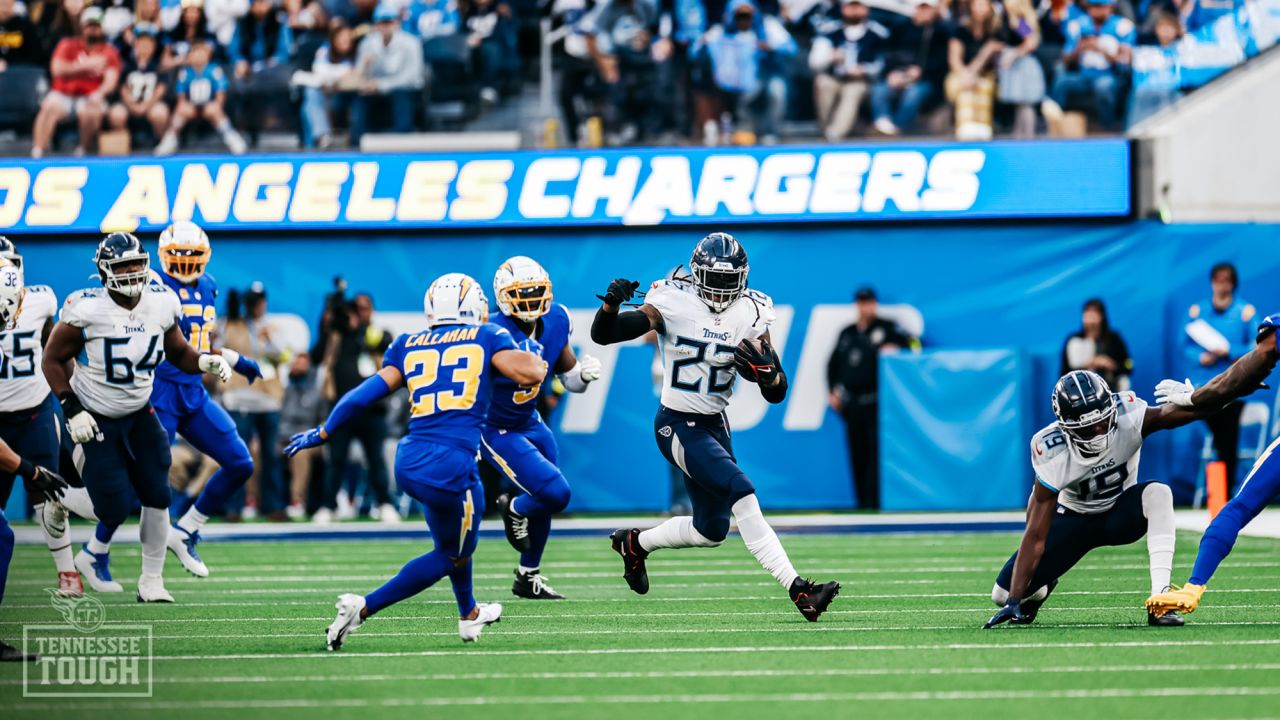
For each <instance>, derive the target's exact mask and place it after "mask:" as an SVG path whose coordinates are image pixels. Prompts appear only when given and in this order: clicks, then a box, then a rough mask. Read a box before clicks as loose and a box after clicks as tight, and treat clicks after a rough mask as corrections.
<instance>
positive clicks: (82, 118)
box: [31, 7, 120, 158]
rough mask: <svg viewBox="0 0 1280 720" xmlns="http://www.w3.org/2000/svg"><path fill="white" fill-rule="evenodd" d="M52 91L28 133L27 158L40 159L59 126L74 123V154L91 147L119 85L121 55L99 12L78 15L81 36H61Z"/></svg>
mask: <svg viewBox="0 0 1280 720" xmlns="http://www.w3.org/2000/svg"><path fill="white" fill-rule="evenodd" d="M49 70H50V74H51V75H52V76H53V89H52V90H50V92H49V94H48V95H45V98H44V101H43V102H41V103H40V112H39V113H37V114H36V122H35V127H34V128H33V129H32V132H31V134H32V148H31V157H33V158H40V157H43V156H44V154H45V151H46V150H48V149H49V144H50V142H52V140H53V133H54V131H55V130H56V129H57V127H58V124H59V123H61V122H62V121H63V120H66V119H74V120H75V121H76V123H77V124H78V126H79V129H80V143H79V145H78V146H77V147H76V154H78V155H83V154H84V153H85V152H86V151H87V150H89V149H91V148H93V147H94V146H95V145H96V144H97V141H98V133H99V132H101V130H102V120H103V118H104V117H105V116H106V114H107V98H108V97H110V96H111V94H112V93H113V92H115V89H116V84H117V83H118V82H119V81H120V55H119V53H117V52H116V49H115V48H114V47H112V46H111V44H110V43H108V42H107V36H106V33H104V32H103V31H102V9H101V8H97V7H88V8H85V9H84V11H83V12H82V13H81V14H80V35H79V36H78V37H73V38H66V39H64V40H62V41H61V42H59V43H58V46H57V47H56V48H54V51H53V61H52V63H51V64H50V68H49Z"/></svg>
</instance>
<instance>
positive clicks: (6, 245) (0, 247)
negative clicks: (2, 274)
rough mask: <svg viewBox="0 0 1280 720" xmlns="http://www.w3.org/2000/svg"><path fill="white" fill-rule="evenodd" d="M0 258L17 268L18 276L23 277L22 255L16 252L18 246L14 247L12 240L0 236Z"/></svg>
mask: <svg viewBox="0 0 1280 720" xmlns="http://www.w3.org/2000/svg"><path fill="white" fill-rule="evenodd" d="M0 258H4V259H5V260H8V261H9V262H11V263H13V266H14V267H16V268H18V275H20V276H21V275H23V271H22V253H20V252H18V246H17V245H14V244H13V241H12V240H10V239H9V238H7V237H5V236H3V235H0Z"/></svg>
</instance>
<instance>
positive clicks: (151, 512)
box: [138, 507, 169, 575]
mask: <svg viewBox="0 0 1280 720" xmlns="http://www.w3.org/2000/svg"><path fill="white" fill-rule="evenodd" d="M138 534H139V535H140V536H141V538H142V574H143V575H160V574H162V573H164V554H165V549H166V541H167V540H168V539H169V510H168V509H167V508H150V507H144V508H142V520H141V521H140V522H139V523H138Z"/></svg>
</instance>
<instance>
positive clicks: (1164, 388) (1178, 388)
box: [1156, 380, 1196, 408]
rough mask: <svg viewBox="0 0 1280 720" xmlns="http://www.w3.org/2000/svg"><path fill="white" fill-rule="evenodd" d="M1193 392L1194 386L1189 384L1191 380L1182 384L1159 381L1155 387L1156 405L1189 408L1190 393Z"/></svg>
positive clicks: (1173, 381)
mask: <svg viewBox="0 0 1280 720" xmlns="http://www.w3.org/2000/svg"><path fill="white" fill-rule="evenodd" d="M1195 391H1196V386H1195V385H1192V384H1191V380H1184V381H1182V382H1178V381H1177V380H1161V381H1160V384H1159V385H1156V404H1157V405H1177V406H1178V407H1188V408H1189V407H1191V393H1193V392H1195Z"/></svg>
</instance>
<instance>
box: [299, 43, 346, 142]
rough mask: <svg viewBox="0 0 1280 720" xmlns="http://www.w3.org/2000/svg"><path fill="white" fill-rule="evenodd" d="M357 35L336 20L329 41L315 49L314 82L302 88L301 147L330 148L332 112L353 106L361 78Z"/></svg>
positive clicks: (312, 71) (313, 63)
mask: <svg viewBox="0 0 1280 720" xmlns="http://www.w3.org/2000/svg"><path fill="white" fill-rule="evenodd" d="M355 57H356V50H355V38H354V36H353V35H352V32H351V28H350V27H348V26H347V25H346V24H345V23H343V22H342V21H341V20H337V21H334V23H333V29H332V30H331V31H330V32H329V42H328V43H326V44H325V45H323V46H322V47H321V48H320V49H319V50H317V51H316V57H315V60H314V61H313V62H312V63H311V75H312V80H313V81H314V83H315V84H314V85H308V86H306V87H303V88H302V146H303V147H307V148H311V147H319V148H322V149H323V148H328V147H330V146H332V145H333V126H332V124H331V123H330V115H331V114H334V113H345V112H347V110H348V109H349V108H350V107H351V102H352V99H353V98H354V97H355V91H356V90H357V89H359V87H360V77H359V76H358V75H357V74H356V72H355V67H356V64H355Z"/></svg>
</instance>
